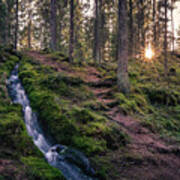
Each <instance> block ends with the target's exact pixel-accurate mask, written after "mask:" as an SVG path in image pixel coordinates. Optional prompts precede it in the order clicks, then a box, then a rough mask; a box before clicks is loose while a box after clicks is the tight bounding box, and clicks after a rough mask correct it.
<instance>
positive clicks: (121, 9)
mask: <svg viewBox="0 0 180 180" xmlns="http://www.w3.org/2000/svg"><path fill="white" fill-rule="evenodd" d="M117 79H118V88H119V91H120V92H123V93H129V78H128V28H127V1H126V0H119V1H118V72H117Z"/></svg>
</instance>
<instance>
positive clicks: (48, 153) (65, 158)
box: [8, 65, 94, 180]
mask: <svg viewBox="0 0 180 180" xmlns="http://www.w3.org/2000/svg"><path fill="white" fill-rule="evenodd" d="M18 68H19V66H18V65H16V67H15V69H14V70H13V71H12V74H11V76H10V78H9V80H8V89H9V94H10V96H11V98H12V100H13V102H14V103H18V104H21V105H22V108H23V113H24V121H25V124H26V128H27V131H28V134H29V135H30V136H31V137H32V139H33V141H34V144H35V145H36V146H37V147H38V148H39V150H40V151H41V152H42V153H43V154H44V156H45V158H46V160H47V161H48V163H49V164H50V165H51V166H53V167H56V168H58V169H60V170H61V172H62V173H63V175H64V177H66V179H68V180H92V179H94V178H92V177H90V176H88V175H86V174H91V175H92V174H94V171H93V169H92V168H91V167H90V164H89V161H88V159H87V158H86V157H85V156H84V155H83V154H82V153H81V152H78V151H76V150H74V149H70V148H68V147H66V146H63V145H52V144H51V143H50V142H48V140H47V139H46V138H45V136H44V134H43V131H42V130H41V128H40V127H39V124H38V119H37V115H36V114H35V113H34V112H33V111H32V109H31V107H30V102H29V100H28V97H27V95H26V93H25V90H24V88H23V86H22V85H21V82H20V80H19V78H18ZM80 166H81V167H83V168H82V169H83V170H82V169H81V168H80Z"/></svg>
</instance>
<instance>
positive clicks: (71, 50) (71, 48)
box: [69, 0, 74, 62]
mask: <svg viewBox="0 0 180 180" xmlns="http://www.w3.org/2000/svg"><path fill="white" fill-rule="evenodd" d="M73 53H74V0H70V31H69V61H70V62H73Z"/></svg>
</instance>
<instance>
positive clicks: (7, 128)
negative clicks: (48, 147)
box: [0, 48, 64, 180]
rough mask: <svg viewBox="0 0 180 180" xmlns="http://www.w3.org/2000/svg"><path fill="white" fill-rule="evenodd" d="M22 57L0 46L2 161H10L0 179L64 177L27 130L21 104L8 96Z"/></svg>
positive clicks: (49, 178) (0, 134) (0, 159)
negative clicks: (14, 73) (13, 72)
mask: <svg viewBox="0 0 180 180" xmlns="http://www.w3.org/2000/svg"><path fill="white" fill-rule="evenodd" d="M12 54H13V55H12ZM20 58H21V55H20V54H19V53H17V52H15V51H12V50H11V49H8V48H6V49H5V48H4V49H0V144H1V146H0V161H2V162H8V163H9V166H10V167H11V168H9V170H8V167H7V168H5V170H3V168H1V169H2V171H1V170H0V174H1V175H0V179H6V180H7V179H13V180H14V179H19V178H21V179H30V180H34V179H41V180H54V179H64V178H63V176H62V174H61V173H60V171H59V170H57V169H55V168H52V167H50V166H49V165H48V164H47V162H46V161H45V160H44V158H43V155H42V154H41V152H39V150H38V149H37V148H36V147H35V145H34V144H33V142H32V139H31V138H30V137H29V136H28V134H27V132H26V127H25V124H24V122H23V114H22V110H21V106H20V105H17V104H12V102H11V99H10V98H9V96H8V90H7V87H6V81H7V79H8V77H9V75H10V72H11V71H12V70H13V68H14V66H15V65H16V64H17V63H18V62H20ZM0 166H1V163H0Z"/></svg>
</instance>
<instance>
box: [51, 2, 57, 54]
mask: <svg viewBox="0 0 180 180" xmlns="http://www.w3.org/2000/svg"><path fill="white" fill-rule="evenodd" d="M56 12H57V8H56V0H51V19H50V24H51V45H50V47H51V49H52V50H53V51H56V49H57V22H56Z"/></svg>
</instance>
